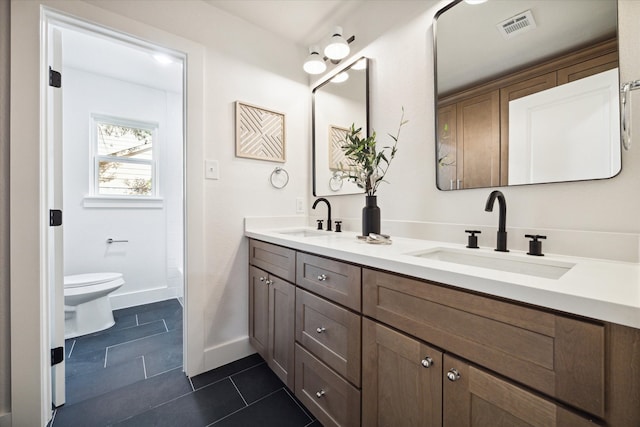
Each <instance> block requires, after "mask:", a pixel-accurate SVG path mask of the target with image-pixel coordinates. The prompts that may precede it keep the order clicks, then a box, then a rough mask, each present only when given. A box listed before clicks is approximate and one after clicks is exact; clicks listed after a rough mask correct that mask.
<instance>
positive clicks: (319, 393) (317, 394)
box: [316, 390, 324, 399]
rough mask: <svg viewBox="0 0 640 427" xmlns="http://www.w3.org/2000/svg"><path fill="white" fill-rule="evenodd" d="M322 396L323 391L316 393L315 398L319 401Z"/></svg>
mask: <svg viewBox="0 0 640 427" xmlns="http://www.w3.org/2000/svg"><path fill="white" fill-rule="evenodd" d="M322 396H324V390H320V391H316V397H317V398H318V399H319V398H321V397H322Z"/></svg>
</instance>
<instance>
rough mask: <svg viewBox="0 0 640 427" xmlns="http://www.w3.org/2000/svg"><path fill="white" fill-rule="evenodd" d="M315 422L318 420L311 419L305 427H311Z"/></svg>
mask: <svg viewBox="0 0 640 427" xmlns="http://www.w3.org/2000/svg"><path fill="white" fill-rule="evenodd" d="M315 422H316V420H313V421H309V424H305V425H304V427H309V426H310V425H311V424H313V423H315Z"/></svg>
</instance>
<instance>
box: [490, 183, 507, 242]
mask: <svg viewBox="0 0 640 427" xmlns="http://www.w3.org/2000/svg"><path fill="white" fill-rule="evenodd" d="M496 199H498V205H500V206H499V207H500V211H499V216H498V242H497V244H496V251H499V252H509V250H508V249H507V201H506V200H505V198H504V194H502V192H501V191H498V190H494V191H492V192H491V194H489V198H488V199H487V204H486V205H485V207H484V210H485V211H487V212H493V204H494V202H495V201H496Z"/></svg>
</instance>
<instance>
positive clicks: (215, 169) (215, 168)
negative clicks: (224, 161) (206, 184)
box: [204, 160, 220, 179]
mask: <svg viewBox="0 0 640 427" xmlns="http://www.w3.org/2000/svg"><path fill="white" fill-rule="evenodd" d="M204 177H205V178H207V179H220V166H219V164H218V161H217V160H205V161H204Z"/></svg>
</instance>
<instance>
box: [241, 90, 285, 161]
mask: <svg viewBox="0 0 640 427" xmlns="http://www.w3.org/2000/svg"><path fill="white" fill-rule="evenodd" d="M284 126H285V124H284V114H283V113H278V112H276V111H272V110H268V109H266V108H262V107H258V106H255V105H251V104H247V103H244V102H240V101H236V156H237V157H245V158H249V159H259V160H268V161H271V162H281V163H284V161H285V160H286V158H285V127H284Z"/></svg>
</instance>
